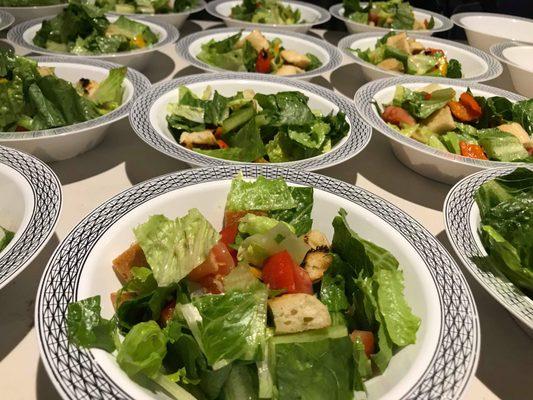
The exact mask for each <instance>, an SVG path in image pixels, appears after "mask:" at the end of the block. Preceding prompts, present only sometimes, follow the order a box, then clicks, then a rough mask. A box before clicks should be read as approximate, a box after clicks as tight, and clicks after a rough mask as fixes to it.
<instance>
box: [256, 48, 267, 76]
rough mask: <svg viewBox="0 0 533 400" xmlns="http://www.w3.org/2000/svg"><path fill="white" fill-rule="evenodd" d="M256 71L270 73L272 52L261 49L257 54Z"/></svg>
mask: <svg viewBox="0 0 533 400" xmlns="http://www.w3.org/2000/svg"><path fill="white" fill-rule="evenodd" d="M255 72H259V73H262V74H268V73H269V72H270V54H268V51H266V50H261V51H260V52H259V54H258V55H257V60H256V61H255Z"/></svg>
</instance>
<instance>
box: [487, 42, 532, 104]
mask: <svg viewBox="0 0 533 400" xmlns="http://www.w3.org/2000/svg"><path fill="white" fill-rule="evenodd" d="M490 52H491V54H492V55H493V56H494V57H496V58H497V59H498V60H500V61H501V62H502V63H504V64H505V66H506V67H507V69H508V70H509V74H510V75H511V80H512V81H513V86H514V89H515V91H516V92H517V93H520V94H521V95H523V96H526V97H530V98H531V97H533V45H523V44H521V43H517V42H501V43H498V44H493V45H492V46H490Z"/></svg>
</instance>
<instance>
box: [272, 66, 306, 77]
mask: <svg viewBox="0 0 533 400" xmlns="http://www.w3.org/2000/svg"><path fill="white" fill-rule="evenodd" d="M304 72H305V71H304V70H303V69H301V68H298V67H296V66H294V65H282V66H281V67H280V68H279V69H278V70H277V71H276V74H275V75H281V76H288V75H296V74H303V73H304Z"/></svg>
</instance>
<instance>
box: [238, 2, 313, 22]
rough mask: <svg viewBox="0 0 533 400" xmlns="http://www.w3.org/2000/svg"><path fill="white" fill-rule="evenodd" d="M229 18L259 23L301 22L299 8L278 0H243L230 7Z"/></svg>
mask: <svg viewBox="0 0 533 400" xmlns="http://www.w3.org/2000/svg"><path fill="white" fill-rule="evenodd" d="M230 18H234V19H238V20H241V21H248V22H253V23H259V24H283V25H293V24H298V23H303V22H305V21H302V20H301V16H300V10H298V9H297V8H295V9H293V8H292V7H291V6H290V5H284V4H283V3H282V2H280V1H278V0H243V1H242V3H241V4H238V5H236V6H234V7H233V8H232V9H231V13H230Z"/></svg>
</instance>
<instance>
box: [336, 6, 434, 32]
mask: <svg viewBox="0 0 533 400" xmlns="http://www.w3.org/2000/svg"><path fill="white" fill-rule="evenodd" d="M342 3H343V6H344V16H345V17H346V18H348V19H350V20H352V21H354V22H358V23H360V24H365V25H370V26H378V27H381V28H391V29H415V30H422V29H432V28H433V27H434V26H435V20H434V18H433V17H431V19H430V20H429V21H428V20H424V21H420V20H417V19H416V18H415V15H414V13H413V8H412V7H411V6H410V5H409V2H403V1H402V0H388V1H374V2H373V1H370V2H368V4H367V5H366V6H365V7H363V6H361V4H360V3H361V2H360V1H359V0H344V1H343V2H342Z"/></svg>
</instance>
